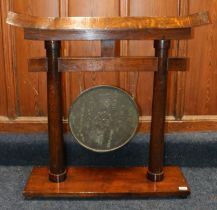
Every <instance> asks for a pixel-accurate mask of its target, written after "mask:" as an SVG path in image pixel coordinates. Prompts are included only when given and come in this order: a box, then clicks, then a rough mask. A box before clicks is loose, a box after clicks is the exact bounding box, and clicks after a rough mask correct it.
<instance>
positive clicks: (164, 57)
mask: <svg viewBox="0 0 217 210" xmlns="http://www.w3.org/2000/svg"><path fill="white" fill-rule="evenodd" d="M154 48H155V56H156V57H157V58H158V71H157V72H155V73H154V87H153V102H152V121H151V135H150V146H149V165H148V178H149V179H150V180H152V181H161V180H163V178H164V171H163V161H164V129H165V117H166V98H167V78H168V70H167V69H168V54H169V48H170V41H169V40H160V41H157V40H155V41H154Z"/></svg>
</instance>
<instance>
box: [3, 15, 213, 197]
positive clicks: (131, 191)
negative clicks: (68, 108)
mask: <svg viewBox="0 0 217 210" xmlns="http://www.w3.org/2000/svg"><path fill="white" fill-rule="evenodd" d="M7 23H9V24H11V25H14V26H18V27H23V28H24V37H25V39H28V40H43V41H45V48H46V57H45V58H33V59H30V60H29V71H31V72H41V71H46V72H47V94H48V133H49V157H50V163H49V167H48V168H47V167H34V168H33V170H32V174H31V176H30V178H29V180H28V182H27V184H26V187H25V189H24V195H25V196H26V197H28V198H31V197H99V196H103V197H106V196H110V197H117V196H143V197H147V196H153V197H162V196H182V197H187V196H188V195H189V194H190V189H189V186H188V184H187V182H186V180H185V178H184V176H183V174H182V172H181V170H180V168H179V167H164V165H163V159H164V124H165V110H166V95H167V75H168V71H185V70H186V69H187V59H186V58H179V57H168V51H169V48H170V42H171V40H181V39H190V38H191V32H192V27H195V26H199V25H203V24H208V23H209V19H208V14H207V13H197V14H194V15H191V16H186V17H113V18H112V17H111V18H110V17H109V18H104V17H65V18H45V17H33V16H28V15H22V14H16V13H13V12H9V14H8V18H7ZM62 40H100V41H101V48H102V53H101V57H97V58H96V57H94V58H93V57H92V58H68V57H67V58H66V57H61V56H60V45H61V42H60V41H62ZM119 40H154V48H155V56H154V57H120V56H119V52H118V50H117V49H118V42H119ZM64 71H71V72H76V71H79V72H82V71H95V72H99V71H104V72H111V71H124V72H140V71H154V90H153V105H152V121H151V139H150V150H149V165H148V167H127V168H106V167H105V168H94V167H66V165H65V162H64V148H63V147H64V142H63V126H62V97H61V92H62V90H61V72H64Z"/></svg>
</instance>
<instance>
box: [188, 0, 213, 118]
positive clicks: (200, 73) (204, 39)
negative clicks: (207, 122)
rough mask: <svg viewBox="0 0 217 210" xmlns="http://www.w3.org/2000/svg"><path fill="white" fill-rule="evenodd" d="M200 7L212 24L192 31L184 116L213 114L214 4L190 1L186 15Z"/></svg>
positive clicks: (201, 0) (200, 0)
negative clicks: (206, 12) (208, 15)
mask: <svg viewBox="0 0 217 210" xmlns="http://www.w3.org/2000/svg"><path fill="white" fill-rule="evenodd" d="M201 8H203V9H208V10H209V11H210V17H211V20H212V24H211V25H209V26H207V27H201V28H200V29H195V31H194V39H193V40H191V41H189V45H188V56H189V57H190V58H191V62H190V71H189V72H188V74H187V78H186V89H185V111H184V113H185V115H215V114H216V113H217V109H216V107H217V100H216V99H217V76H216V73H217V71H216V70H217V27H216V26H217V10H216V8H217V1H214V0H211V1H203V0H199V1H196V0H192V1H190V12H194V11H196V10H198V9H201ZM203 43H204V44H203Z"/></svg>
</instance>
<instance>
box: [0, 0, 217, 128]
mask: <svg viewBox="0 0 217 210" xmlns="http://www.w3.org/2000/svg"><path fill="white" fill-rule="evenodd" d="M216 8H217V2H216V1H215V0H209V1H206V0H176V1H174V0H166V1H165V0H154V1H153V0H132V1H130V0H100V1H98V0H38V1H33V0H0V11H1V13H0V18H1V21H0V28H1V33H0V69H1V74H0V131H1V132H4V131H5V132H7V131H15V132H16V131H23V132H32V131H45V130H46V129H47V124H46V115H47V105H46V104H47V100H46V97H47V93H46V74H45V73H29V72H28V69H27V59H28V58H30V57H39V56H44V55H45V50H44V44H43V42H38V41H37V42H36V41H26V40H24V38H23V31H22V30H21V29H19V28H12V27H9V26H8V25H7V24H6V23H5V18H6V16H7V12H8V10H12V11H15V12H19V13H24V14H31V15H36V16H178V15H187V14H189V13H194V12H197V11H204V10H208V11H209V12H210V17H211V20H212V25H209V26H203V27H201V28H198V29H195V30H194V39H192V40H190V41H174V42H173V43H172V48H171V50H170V54H171V55H174V56H176V55H179V56H188V57H190V65H189V71H188V72H184V73H183V72H170V74H169V84H168V87H169V92H168V108H167V115H168V119H167V121H168V123H167V130H168V131H194V130H197V131H198V130H216V129H217V27H216V24H217V10H216ZM120 49H121V52H120V53H121V55H122V56H126V55H129V56H144V55H154V49H153V43H152V42H151V41H121V44H120ZM100 54H101V50H100V42H98V41H95V42H91V41H86V42H81V41H71V42H63V43H62V55H64V56H99V55H100ZM62 81H63V90H64V91H63V103H64V119H65V122H67V113H68V108H69V106H70V104H71V103H72V102H73V100H74V99H75V98H76V97H77V96H78V95H79V94H80V92H81V91H82V90H83V89H86V88H89V87H91V86H94V85H102V84H109V85H114V86H119V87H121V88H123V89H125V90H127V91H128V92H129V93H131V94H134V95H135V96H136V98H135V100H136V101H137V103H138V105H139V107H140V110H141V122H142V124H141V127H140V130H143V131H148V129H149V125H150V113H151V102H152V82H153V73H150V72H140V73H125V72H121V73H120V72H114V73H91V72H89V73H68V72H66V73H63V77H62ZM66 124H67V123H66Z"/></svg>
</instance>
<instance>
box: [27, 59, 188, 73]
mask: <svg viewBox="0 0 217 210" xmlns="http://www.w3.org/2000/svg"><path fill="white" fill-rule="evenodd" d="M157 60H158V59H157V58H156V57H151V56H149V57H148V56H147V57H142V56H141V57H127V56H125V57H117V58H115V57H111V58H109V57H104V58H99V57H98V58H90V57H89V58H85V57H84V58H75V57H74V58H70V57H62V58H59V59H58V65H59V71H60V72H66V71H71V72H76V71H85V72H88V71H93V72H94V71H107V72H115V71H117V72H129V71H137V72H140V71H157ZM187 68H188V59H186V58H178V57H174V58H172V57H171V58H169V59H168V71H186V70H187ZM28 69H29V72H46V71H47V59H46V58H43V57H42V58H31V59H29V60H28Z"/></svg>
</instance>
